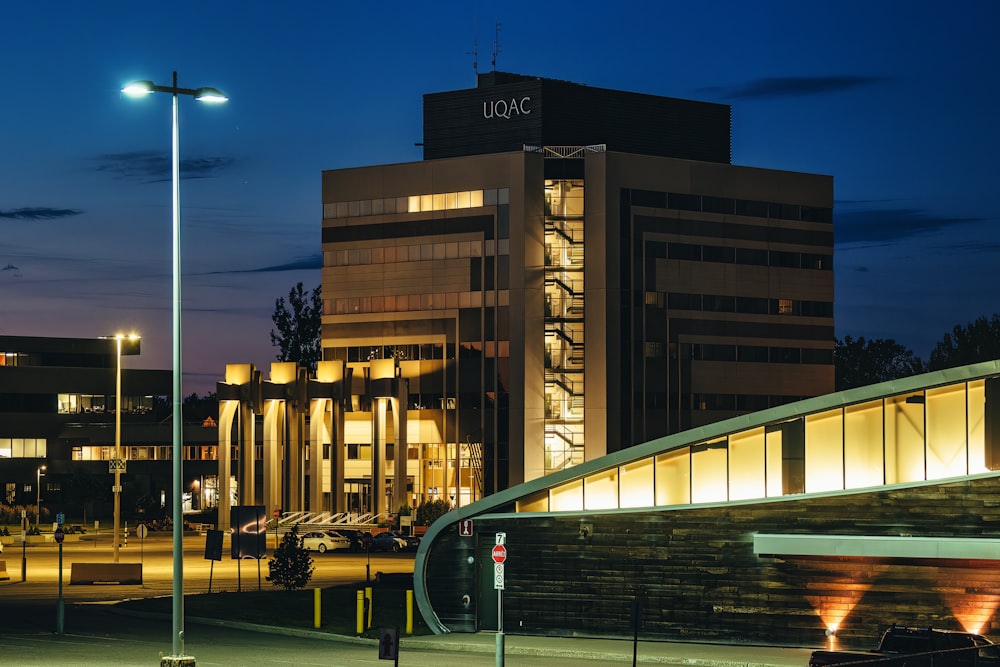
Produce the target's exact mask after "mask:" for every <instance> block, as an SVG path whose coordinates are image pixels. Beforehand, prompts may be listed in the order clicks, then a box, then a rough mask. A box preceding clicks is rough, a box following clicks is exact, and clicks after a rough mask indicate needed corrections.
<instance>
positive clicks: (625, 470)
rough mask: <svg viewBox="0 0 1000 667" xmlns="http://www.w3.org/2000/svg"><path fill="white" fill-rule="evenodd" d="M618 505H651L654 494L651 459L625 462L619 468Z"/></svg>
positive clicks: (654, 502)
mask: <svg viewBox="0 0 1000 667" xmlns="http://www.w3.org/2000/svg"><path fill="white" fill-rule="evenodd" d="M619 475H620V481H619V486H618V505H619V507H652V506H653V505H655V504H656V497H655V494H654V487H653V482H654V475H653V459H651V458H650V459H643V460H641V461H636V462H634V463H627V464H625V465H623V466H621V467H620V468H619Z"/></svg>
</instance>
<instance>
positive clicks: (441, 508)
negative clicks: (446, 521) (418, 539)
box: [417, 500, 451, 526]
mask: <svg viewBox="0 0 1000 667" xmlns="http://www.w3.org/2000/svg"><path fill="white" fill-rule="evenodd" d="M450 511H451V505H450V504H449V503H448V501H447V500H425V501H423V502H422V503H420V504H419V505H417V525H418V526H429V525H431V524H432V523H434V522H435V521H436V520H437V519H438V517H440V516H442V515H444V514H447V513H448V512H450Z"/></svg>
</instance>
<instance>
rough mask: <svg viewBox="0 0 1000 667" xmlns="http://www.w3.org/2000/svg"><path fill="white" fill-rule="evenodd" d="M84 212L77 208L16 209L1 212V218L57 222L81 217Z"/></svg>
mask: <svg viewBox="0 0 1000 667" xmlns="http://www.w3.org/2000/svg"><path fill="white" fill-rule="evenodd" d="M82 213H83V211H81V210H80V209H77V208H46V207H44V206H39V207H36V208H15V209H11V210H9V211H4V210H0V218H7V219H9V220H55V219H57V218H69V217H71V216H74V215H80V214H82Z"/></svg>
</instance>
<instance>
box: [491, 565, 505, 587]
mask: <svg viewBox="0 0 1000 667" xmlns="http://www.w3.org/2000/svg"><path fill="white" fill-rule="evenodd" d="M493 589H494V590H498V591H502V590H504V582H503V563H494V564H493Z"/></svg>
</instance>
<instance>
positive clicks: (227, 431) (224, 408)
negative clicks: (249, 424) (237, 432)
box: [216, 401, 240, 532]
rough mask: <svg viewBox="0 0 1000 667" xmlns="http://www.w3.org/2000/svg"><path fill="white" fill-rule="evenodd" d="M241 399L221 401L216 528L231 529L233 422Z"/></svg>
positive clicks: (224, 530) (225, 530)
mask: <svg viewBox="0 0 1000 667" xmlns="http://www.w3.org/2000/svg"><path fill="white" fill-rule="evenodd" d="M239 408H240V402H239V401H219V472H218V475H219V478H218V481H217V484H216V490H217V491H218V494H219V496H218V503H219V519H218V525H217V526H216V528H218V529H219V530H221V531H223V532H227V531H228V530H229V510H230V508H231V506H232V503H231V502H230V500H229V499H230V497H231V496H232V489H231V488H230V484H229V478H230V477H231V476H232V451H233V423H234V422H235V420H236V415H238V414H239Z"/></svg>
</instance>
